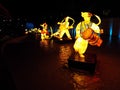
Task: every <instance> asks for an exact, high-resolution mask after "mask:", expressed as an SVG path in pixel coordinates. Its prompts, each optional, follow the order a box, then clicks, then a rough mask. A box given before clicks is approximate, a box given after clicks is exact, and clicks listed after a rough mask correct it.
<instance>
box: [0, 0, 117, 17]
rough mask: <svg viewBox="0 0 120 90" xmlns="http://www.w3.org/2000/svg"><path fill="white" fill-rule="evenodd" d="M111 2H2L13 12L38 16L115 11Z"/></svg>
mask: <svg viewBox="0 0 120 90" xmlns="http://www.w3.org/2000/svg"><path fill="white" fill-rule="evenodd" d="M111 2H112V1H109V2H108V3H106V2H103V0H102V1H100V0H43V1H42V0H3V2H2V4H3V6H4V7H5V8H7V9H8V10H9V12H10V13H11V14H14V15H34V16H37V15H46V14H47V15H51V14H60V13H66V14H73V13H74V14H79V13H80V12H81V11H84V10H85V11H91V12H93V13H99V14H103V10H110V11H111V12H114V11H115V10H114V9H113V7H111V6H112V4H113V3H112V4H110V3H111ZM114 3H115V2H114ZM114 8H115V7H114ZM114 14H115V13H114Z"/></svg>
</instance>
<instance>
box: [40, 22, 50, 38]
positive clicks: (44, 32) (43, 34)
mask: <svg viewBox="0 0 120 90" xmlns="http://www.w3.org/2000/svg"><path fill="white" fill-rule="evenodd" d="M40 26H42V28H43V29H42V30H41V39H48V38H49V32H48V25H47V23H46V22H45V23H43V24H41V25H40Z"/></svg>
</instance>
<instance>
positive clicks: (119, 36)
mask: <svg viewBox="0 0 120 90" xmlns="http://www.w3.org/2000/svg"><path fill="white" fill-rule="evenodd" d="M118 40H119V41H120V29H119V31H118Z"/></svg>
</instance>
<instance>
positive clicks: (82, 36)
mask: <svg viewBox="0 0 120 90" xmlns="http://www.w3.org/2000/svg"><path fill="white" fill-rule="evenodd" d="M81 16H82V18H83V19H84V20H83V21H80V22H79V23H78V24H77V26H76V28H75V30H76V36H75V43H74V45H73V48H74V50H75V52H77V53H79V55H80V57H85V56H84V53H85V51H86V49H87V47H88V44H90V45H93V46H98V47H100V46H101V44H102V42H103V41H102V39H101V38H100V34H102V33H103V30H102V29H100V27H99V24H100V23H101V19H100V17H99V16H97V15H95V14H92V13H90V12H81ZM92 16H95V17H96V18H97V19H98V21H99V22H98V23H97V24H96V23H94V22H92V21H91V17H92ZM70 20H72V24H70ZM74 23H75V21H74V19H73V18H71V17H69V16H67V17H65V18H64V19H63V20H62V21H61V22H58V23H57V24H58V25H59V28H58V30H57V32H55V33H51V35H50V36H49V32H48V30H47V27H48V25H47V23H46V22H45V23H43V24H41V25H40V26H42V28H43V29H42V30H40V29H37V30H38V32H40V33H41V39H48V38H49V37H56V38H58V39H59V40H60V41H63V35H64V34H66V36H67V38H68V39H69V40H72V37H71V35H70V32H69V30H70V29H73V25H74Z"/></svg>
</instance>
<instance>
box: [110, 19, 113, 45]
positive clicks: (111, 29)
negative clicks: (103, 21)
mask: <svg viewBox="0 0 120 90" xmlns="http://www.w3.org/2000/svg"><path fill="white" fill-rule="evenodd" d="M112 33H113V20H111V21H110V30H109V43H111V42H112Z"/></svg>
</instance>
